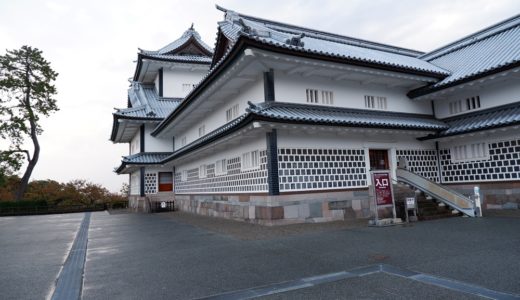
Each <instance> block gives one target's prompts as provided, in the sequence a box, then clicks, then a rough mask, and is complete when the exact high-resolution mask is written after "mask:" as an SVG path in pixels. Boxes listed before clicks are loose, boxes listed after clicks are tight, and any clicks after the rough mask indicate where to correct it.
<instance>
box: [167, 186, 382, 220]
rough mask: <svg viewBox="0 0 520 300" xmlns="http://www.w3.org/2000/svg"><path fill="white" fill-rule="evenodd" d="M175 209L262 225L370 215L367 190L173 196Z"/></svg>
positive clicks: (370, 208) (366, 216) (370, 207)
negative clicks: (273, 194)
mask: <svg viewBox="0 0 520 300" xmlns="http://www.w3.org/2000/svg"><path fill="white" fill-rule="evenodd" d="M175 206H176V209H179V210H182V211H186V212H190V213H195V214H199V215H204V216H211V217H220V218H227V219H235V220H240V221H246V222H251V223H257V224H263V225H283V224H293V223H305V222H329V221H336V220H344V219H353V218H369V217H371V216H372V215H373V213H372V211H373V205H372V201H370V200H369V193H368V190H367V189H366V190H351V191H341V192H324V193H302V194H282V195H279V196H267V195H244V194H241V195H178V194H177V195H175Z"/></svg>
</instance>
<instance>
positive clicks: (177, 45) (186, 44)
mask: <svg viewBox="0 0 520 300" xmlns="http://www.w3.org/2000/svg"><path fill="white" fill-rule="evenodd" d="M140 53H141V54H143V55H146V56H150V57H157V58H161V59H172V60H187V61H189V62H192V61H203V62H208V61H209V62H211V56H212V55H213V49H212V48H211V47H210V46H208V45H207V44H206V43H204V41H203V40H202V38H201V37H200V34H199V33H198V32H197V31H196V30H195V29H194V28H193V24H192V25H191V27H190V28H189V29H188V30H186V31H185V32H184V33H183V34H182V36H181V37H180V38H178V39H177V40H175V41H173V42H171V43H169V44H168V45H166V46H164V47H162V48H161V49H159V50H155V51H150V50H142V49H140Z"/></svg>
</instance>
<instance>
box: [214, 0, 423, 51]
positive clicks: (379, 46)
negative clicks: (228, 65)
mask: <svg viewBox="0 0 520 300" xmlns="http://www.w3.org/2000/svg"><path fill="white" fill-rule="evenodd" d="M216 7H217V9H218V10H220V11H223V12H225V13H226V14H227V13H228V12H232V13H235V14H236V15H237V16H239V17H241V18H245V19H249V21H254V22H263V23H267V24H270V25H271V26H286V27H289V28H293V29H295V30H303V31H306V33H310V34H312V35H314V36H313V37H314V38H320V39H323V40H327V39H326V38H324V37H318V35H324V36H326V37H328V38H329V39H333V38H335V39H343V40H342V41H338V40H335V42H341V43H345V44H352V45H354V46H358V47H365V48H369V49H374V50H380V51H385V52H389V53H396V54H401V55H406V56H411V57H418V56H420V55H423V54H424V52H422V51H418V50H414V49H409V48H404V47H398V46H393V45H388V44H383V43H378V42H374V41H369V40H364V39H360V38H354V37H350V36H346V35H341V34H337V33H332V32H327V31H322V30H317V29H312V28H308V27H304V26H299V25H293V24H289V23H284V22H279V21H273V20H268V19H263V18H259V17H255V16H250V15H246V14H241V13H237V12H235V11H233V10H230V9H226V8H223V7H221V6H219V5H216ZM263 25H264V26H267V25H266V24H263ZM289 28H287V29H286V30H288V29H289ZM270 29H273V28H270ZM275 30H279V31H281V32H283V29H280V28H277V29H275ZM286 33H287V32H286ZM291 34H294V33H291ZM349 42H350V43H349Z"/></svg>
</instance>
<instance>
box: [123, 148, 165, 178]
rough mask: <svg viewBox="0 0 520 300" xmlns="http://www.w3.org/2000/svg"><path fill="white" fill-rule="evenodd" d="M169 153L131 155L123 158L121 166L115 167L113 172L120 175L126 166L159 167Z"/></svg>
mask: <svg viewBox="0 0 520 300" xmlns="http://www.w3.org/2000/svg"><path fill="white" fill-rule="evenodd" d="M170 154H171V152H141V153H137V154H132V155H128V156H123V160H122V161H121V165H120V166H119V167H117V168H116V169H115V170H114V171H115V172H116V173H118V174H119V173H121V172H122V171H123V170H124V169H125V168H126V167H127V166H129V165H135V166H147V165H159V164H161V161H162V160H163V159H164V158H166V157H168V155H170Z"/></svg>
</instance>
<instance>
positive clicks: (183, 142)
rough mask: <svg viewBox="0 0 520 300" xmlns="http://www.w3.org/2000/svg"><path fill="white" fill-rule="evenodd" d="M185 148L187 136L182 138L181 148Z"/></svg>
mask: <svg viewBox="0 0 520 300" xmlns="http://www.w3.org/2000/svg"><path fill="white" fill-rule="evenodd" d="M184 146H186V136H183V137H182V138H181V147H184Z"/></svg>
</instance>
